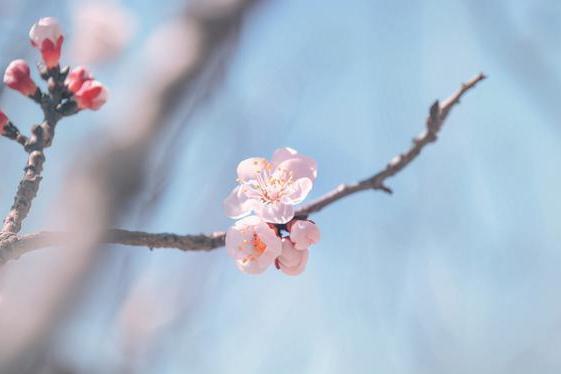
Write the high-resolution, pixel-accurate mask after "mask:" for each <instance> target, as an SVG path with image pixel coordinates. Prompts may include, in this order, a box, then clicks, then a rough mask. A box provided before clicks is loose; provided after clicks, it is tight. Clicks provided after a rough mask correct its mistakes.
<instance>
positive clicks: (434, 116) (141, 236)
mask: <svg viewBox="0 0 561 374" xmlns="http://www.w3.org/2000/svg"><path fill="white" fill-rule="evenodd" d="M485 78H486V77H485V75H484V74H483V73H481V74H479V75H477V76H475V77H474V78H472V79H471V80H469V81H468V82H467V83H464V84H462V86H461V88H460V89H459V90H458V91H456V92H455V93H454V94H453V95H452V96H450V97H449V98H448V99H446V100H444V101H443V102H442V103H439V102H438V101H436V102H435V103H434V104H433V105H432V106H431V107H430V110H429V116H428V118H427V121H426V129H425V130H424V131H423V132H422V133H421V134H420V135H419V136H417V137H416V138H415V139H413V145H412V146H411V148H410V149H409V150H407V151H406V152H405V153H402V154H400V155H398V156H396V157H394V158H393V159H392V160H391V161H390V162H389V163H388V165H387V166H386V167H385V168H384V169H383V170H381V171H380V172H378V173H376V174H375V175H373V176H371V177H370V178H367V179H364V180H363V181H360V182H358V183H355V184H342V185H340V186H338V187H337V188H335V189H334V190H333V191H331V192H329V193H327V194H325V195H324V196H322V197H321V198H319V199H318V200H316V201H314V202H312V203H311V204H309V205H306V206H304V207H302V208H300V209H299V210H298V211H297V212H296V217H298V218H304V217H308V216H309V215H310V214H313V213H317V212H319V211H320V210H322V209H323V208H325V207H326V206H328V205H331V204H333V203H334V202H336V201H338V200H341V199H343V198H344V197H347V196H349V195H352V194H354V193H357V192H360V191H366V190H381V191H384V192H386V193H391V192H392V191H391V190H390V189H389V188H388V187H387V186H386V185H385V182H386V180H387V179H388V178H390V177H392V176H394V175H396V174H397V173H399V172H400V171H401V170H403V169H404V168H405V167H406V166H407V165H409V164H410V163H411V162H412V161H413V160H414V159H415V158H416V157H417V156H418V155H419V154H420V153H421V150H422V149H423V148H424V147H425V146H427V145H428V144H430V143H432V142H435V141H436V139H437V136H438V133H439V131H440V130H441V128H442V126H443V125H444V122H445V120H446V118H447V117H448V114H449V113H450V110H451V109H452V107H454V105H456V104H458V103H459V102H460V99H461V98H462V96H463V95H464V94H465V93H466V92H467V91H469V90H470V89H472V88H473V87H475V86H476V85H477V83H479V82H480V81H482V80H484V79H485ZM68 237H69V234H66V233H57V232H39V233H36V234H30V235H26V236H22V237H20V238H13V239H12V240H9V241H4V242H1V241H0V261H2V260H3V261H6V260H8V259H10V258H17V257H19V256H20V255H22V254H24V253H26V252H29V251H32V250H35V249H39V248H44V247H49V246H56V245H61V244H64V243H65V242H66V241H67V240H66V239H67V238H68ZM102 241H103V242H104V243H107V244H122V245H129V246H141V247H148V248H151V249H153V248H174V249H180V250H183V251H208V250H212V249H216V248H220V247H223V246H224V241H225V234H224V233H223V232H216V233H213V234H211V235H203V234H201V235H177V234H170V233H159V234H153V233H147V232H141V231H127V230H109V231H107V233H106V235H105V237H104V238H103V240H102ZM7 254H9V256H8V255H7Z"/></svg>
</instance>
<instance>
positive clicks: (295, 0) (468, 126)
mask: <svg viewBox="0 0 561 374" xmlns="http://www.w3.org/2000/svg"><path fill="white" fill-rule="evenodd" d="M177 3H179V2H178V1H173V2H171V3H170V5H164V2H150V1H132V0H130V1H126V2H125V4H127V5H128V6H130V8H131V10H132V11H134V12H135V13H136V15H137V17H138V18H139V20H140V22H141V27H140V28H139V30H140V31H139V34H138V35H137V36H136V39H135V41H134V43H133V46H134V45H139V44H140V43H141V42H142V40H143V38H145V37H146V35H148V34H149V32H150V31H151V30H152V29H153V27H154V26H155V25H157V24H158V23H159V22H161V21H163V20H165V19H167V18H168V17H169V16H170V14H173V11H174V9H175V7H176V6H177ZM489 3H490V4H488V3H487V2H484V1H482V0H481V1H476V0H474V1H447V2H441V1H434V0H429V1H413V0H411V1H404V0H403V1H393V2H387V1H381V0H380V1H366V0H362V1H359V0H355V1H346V2H342V1H318V0H315V1H314V0H305V1H302V0H285V1H277V2H272V1H271V2H266V3H265V4H264V5H263V6H260V7H259V8H258V9H257V10H256V11H255V12H253V13H252V14H251V16H250V17H249V18H248V19H247V21H246V24H245V26H244V29H243V32H242V36H241V39H240V45H239V48H238V50H237V52H236V54H235V55H234V57H233V60H232V62H231V65H230V66H229V67H228V69H227V74H226V77H225V80H224V82H223V83H222V84H221V85H220V87H219V89H218V90H217V91H216V92H215V93H214V94H213V95H212V97H211V98H210V99H209V100H208V101H207V102H205V104H204V105H202V106H201V107H200V108H199V109H198V110H197V111H196V112H195V113H194V116H193V117H192V118H191V119H190V120H189V123H188V126H189V127H188V129H187V130H186V131H184V132H183V133H182V137H183V138H182V139H181V144H182V145H183V144H184V147H182V150H181V152H178V154H177V157H176V160H175V169H176V170H177V172H176V173H174V175H173V177H172V178H171V180H170V182H169V186H168V187H169V188H168V190H167V192H166V194H165V196H164V198H163V200H162V203H161V204H160V206H159V207H158V208H157V209H154V210H153V211H150V212H149V214H148V216H149V218H148V219H144V220H142V221H143V225H142V226H141V227H138V226H136V223H137V222H139V221H138V218H136V217H134V214H133V213H131V219H130V221H127V222H123V226H125V227H129V228H141V229H146V230H151V231H172V232H178V233H197V232H208V231H213V230H222V229H224V228H226V227H227V226H228V225H229V224H231V221H230V220H228V219H227V218H226V217H224V215H223V212H222V199H223V198H224V197H225V196H226V195H227V193H228V192H229V190H230V189H231V188H232V187H233V186H234V179H235V174H234V170H235V166H236V165H237V163H238V162H239V161H240V160H242V159H243V158H246V157H250V156H269V155H270V154H271V153H272V152H273V150H274V149H276V148H278V147H282V146H290V147H293V148H296V149H297V150H299V151H300V152H301V153H304V154H306V155H309V156H312V157H314V158H315V159H316V160H317V161H318V164H319V178H318V181H317V183H316V184H315V186H314V190H313V193H312V196H311V198H315V197H318V196H320V195H321V194H323V193H325V192H327V191H329V190H330V189H332V188H333V187H334V186H336V185H337V184H339V183H341V182H352V181H355V180H358V179H361V178H364V177H367V176H369V175H372V174H373V173H374V172H375V171H377V170H379V169H380V168H382V167H383V166H384V165H385V164H386V163H387V162H388V161H389V160H390V159H391V158H392V157H393V156H394V155H396V154H397V153H399V152H401V151H403V150H405V149H406V148H407V147H408V146H409V144H410V140H411V138H412V137H414V136H415V135H417V134H418V133H419V132H421V131H422V129H423V126H424V119H425V117H426V114H427V110H428V107H429V106H430V104H431V103H432V102H433V101H434V100H435V99H437V98H440V99H444V98H446V97H448V96H449V95H450V94H451V93H452V92H453V91H454V90H456V89H457V87H458V86H459V84H460V83H461V82H462V81H465V80H467V79H469V78H471V77H472V76H473V75H474V74H476V73H478V72H479V71H484V72H485V73H487V74H488V75H489V79H488V80H487V81H485V82H483V83H482V84H481V86H479V87H477V89H475V90H473V91H472V92H470V93H468V94H467V95H466V97H465V98H464V99H463V100H462V103H461V105H460V106H458V107H456V108H455V109H454V111H453V112H452V113H451V115H450V118H449V120H448V121H447V123H446V125H445V128H444V129H443V132H442V135H441V136H440V138H439V140H438V142H437V143H436V144H435V145H432V146H430V147H428V148H427V149H426V150H425V151H423V153H422V155H421V156H420V157H419V159H418V160H416V161H415V162H414V163H413V164H412V165H411V166H410V167H408V168H407V169H406V170H405V171H404V172H402V173H401V174H399V175H398V176H397V177H395V178H394V179H392V180H390V181H389V182H388V184H389V185H390V186H391V187H392V189H393V190H394V194H393V195H392V196H388V195H385V194H382V193H379V192H365V193H361V194H359V195H355V196H352V197H350V198H348V199H346V200H344V201H341V202H339V203H337V204H335V205H333V206H330V207H329V208H328V209H326V210H325V211H322V212H321V213H320V214H317V215H315V216H314V220H315V221H316V222H317V223H318V225H319V226H320V227H321V229H322V241H321V242H320V243H319V244H318V245H317V246H315V247H314V248H312V251H311V256H310V261H309V264H308V268H307V270H306V272H305V273H304V274H303V275H301V276H299V277H295V278H291V277H286V276H283V274H281V273H279V272H276V271H274V269H271V270H270V271H269V272H268V273H266V274H265V275H262V276H258V277H253V276H247V275H245V274H241V273H239V272H238V271H237V270H236V268H235V266H234V264H233V263H232V261H231V259H229V258H228V256H227V255H226V253H225V251H224V250H218V251H215V252H211V253H201V254H185V253H181V252H179V251H156V252H149V251H148V250H146V251H142V250H139V249H138V248H118V249H117V248H115V251H114V253H113V254H111V255H110V256H108V258H107V259H106V260H105V262H104V265H105V266H104V267H103V268H102V269H100V270H99V274H97V277H98V278H97V279H99V281H98V282H95V284H94V285H92V287H91V290H90V292H89V293H88V295H85V296H84V300H83V305H79V306H77V312H76V313H75V316H74V317H73V318H72V319H71V321H69V322H68V328H67V329H66V330H65V331H64V332H63V333H61V334H60V336H59V337H58V338H57V339H58V343H59V347H60V348H57V349H55V355H58V356H60V357H64V358H65V360H69V361H70V362H71V363H72V364H73V365H76V367H79V368H82V369H84V370H86V369H88V370H92V371H91V372H100V371H104V372H111V371H112V370H117V368H120V367H121V365H122V363H123V361H124V360H125V358H126V357H133V358H134V360H135V361H134V364H133V365H134V368H135V370H137V371H138V372H146V373H152V372H158V373H185V372H195V373H264V372H267V373H341V372H353V373H373V372H377V373H451V372H453V373H474V372H478V373H528V372H536V373H538V372H539V373H556V372H558V371H559V368H560V367H561V356H559V354H558V351H559V345H560V344H561V341H560V340H559V338H558V337H559V336H560V334H559V328H560V327H559V326H561V302H560V301H559V297H558V290H559V286H558V284H559V283H560V281H561V275H560V273H559V267H560V265H561V252H560V249H561V248H560V245H559V243H560V240H561V220H559V218H558V212H559V211H560V209H561V200H560V199H559V196H558V193H559V191H560V187H561V178H560V177H559V165H560V164H561V147H560V144H561V143H560V134H561V132H560V128H559V114H560V113H559V112H558V104H557V103H556V99H555V97H556V96H554V97H552V94H555V93H556V92H557V91H555V89H558V88H559V86H558V85H556V82H557V81H558V80H559V76H560V75H561V59H560V57H561V53H560V52H561V49H560V47H559V45H558V43H557V41H558V37H556V36H558V35H559V32H560V31H561V30H560V29H559V26H558V25H559V19H560V16H561V7H560V6H559V5H558V4H557V2H555V1H553V0H551V1H545V0H540V1H533V2H530V1H528V2H525V1H506V0H505V1H494V2H489ZM51 11H54V12H59V13H60V14H59V13H56V14H55V15H57V16H58V17H60V18H61V19H62V20H67V19H68V14H67V13H66V10H65V8H64V7H60V8H58V9H56V10H55V9H51ZM2 27H6V28H7V27H13V25H8V24H7V22H6V24H3V25H2ZM20 29H21V30H20V31H18V32H20V33H24V35H25V32H26V31H27V27H21V28H20ZM135 43H136V44H135ZM530 52H531V53H530ZM138 56H139V52H138V51H137V50H135V48H134V47H131V48H130V50H127V55H126V56H124V58H123V60H122V61H120V62H117V63H115V64H114V65H109V64H108V65H107V66H100V67H99V72H100V75H101V78H102V79H104V81H105V82H106V83H107V85H108V86H109V87H110V88H111V89H112V91H113V92H114V93H115V96H116V97H120V96H121V95H126V92H127V87H126V83H127V82H130V81H131V79H134V67H133V68H131V66H132V65H131V64H132V61H134V60H135V59H136V58H138ZM535 67H540V68H539V69H536V68H535ZM546 68H547V69H546ZM0 104H1V105H2V107H4V108H9V109H10V111H11V112H12V113H16V116H17V118H18V120H19V121H21V122H22V123H26V121H30V116H31V115H32V114H30V113H29V112H28V106H29V105H30V104H29V103H27V102H25V101H24V100H23V99H21V98H17V97H16V95H15V94H13V93H5V94H4V95H3V96H2V100H1V102H0ZM24 108H25V109H24ZM118 110H119V108H118V106H117V105H111V103H110V104H109V105H108V106H107V108H106V111H105V112H102V113H100V114H97V113H96V114H95V115H94V114H87V115H85V116H80V118H73V119H71V120H69V121H68V123H65V124H64V126H63V127H62V126H61V129H60V130H59V131H58V133H57V144H56V147H54V148H53V149H52V150H49V153H48V164H47V170H46V178H45V180H44V182H43V185H42V190H41V194H40V197H39V198H38V200H37V204H36V206H35V208H34V211H33V213H32V216H31V218H30V219H29V222H27V223H26V226H25V229H26V230H28V231H32V230H33V229H38V228H41V227H44V226H45V224H47V225H48V222H47V223H45V220H46V218H47V217H48V209H49V202H50V201H51V199H52V198H53V197H54V196H56V193H57V188H59V187H60V182H57V181H58V180H59V177H60V176H62V175H63V174H64V172H65V169H66V167H67V166H68V165H69V164H71V162H72V154H73V152H76V150H77V148H78V147H79V146H78V145H76V144H83V143H82V142H83V140H81V139H84V138H85V137H87V136H88V135H91V134H96V136H103V131H101V129H104V128H106V126H118V123H112V122H111V118H113V116H115V115H116V113H117V112H118ZM178 117H181V116H180V115H178ZM178 123H179V124H182V123H181V120H179V121H178ZM185 125H187V123H185ZM99 134H101V135H99ZM15 151H16V147H15V146H13V145H11V144H9V143H8V142H6V141H4V142H2V143H1V144H0V157H1V158H4V159H5V158H6V157H10V158H11V157H13V156H11V155H12V154H14V152H15ZM23 157H24V156H23V155H20V154H19V153H18V156H17V157H15V158H14V162H13V163H12V162H10V164H9V165H7V166H6V172H5V173H4V177H3V178H2V180H3V183H2V184H1V185H0V203H1V204H2V205H1V206H5V207H7V206H8V205H9V202H10V200H11V193H12V190H11V189H12V188H13V187H12V186H13V185H14V183H10V182H9V181H12V180H13V181H15V180H17V177H18V175H19V172H20V167H19V164H23V162H24V161H23ZM19 158H22V160H19ZM19 161H21V162H19ZM152 162H153V168H154V169H157V168H158V166H159V165H158V158H157V157H156V158H155V159H154V160H153V161H152ZM153 175H156V174H155V173H154V174H153ZM157 182H158V181H154V180H152V181H151V183H154V184H157ZM147 196H149V194H147V195H146V197H147ZM146 197H145V198H146ZM141 200H142V199H141ZM47 221H48V219H47ZM55 250H56V249H52V251H55ZM48 251H51V250H48ZM48 251H44V252H45V253H47V254H44V253H36V254H29V255H28V256H29V257H31V259H29V260H27V259H26V258H22V259H21V260H20V261H22V262H25V261H33V258H32V257H33V256H48ZM11 266H16V265H11ZM20 266H25V265H20ZM138 289H141V290H143V291H142V292H144V293H145V294H147V295H148V297H149V300H152V301H153V302H154V303H156V304H159V306H158V307H157V308H156V310H155V311H153V310H152V309H149V311H153V312H154V317H153V318H154V321H153V322H154V325H155V326H157V327H156V328H155V330H156V332H157V333H156V335H155V336H156V339H155V340H154V342H153V343H152V345H150V346H149V347H148V348H145V349H146V351H142V352H143V354H141V355H137V356H134V355H133V356H127V354H126V352H124V350H123V336H122V331H121V330H119V315H118V312H116V311H118V310H119V308H120V307H121V302H122V299H123V292H124V293H125V294H126V293H127V292H133V291H135V290H138ZM123 290H124V291H123ZM139 292H140V291H139ZM166 306H169V307H166ZM170 310H171V311H170ZM147 313H148V317H147V318H148V320H150V316H149V312H147ZM87 372H90V371H87Z"/></svg>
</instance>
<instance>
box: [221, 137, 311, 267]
mask: <svg viewBox="0 0 561 374" xmlns="http://www.w3.org/2000/svg"><path fill="white" fill-rule="evenodd" d="M237 174H238V183H239V185H238V186H237V187H236V188H234V190H233V191H232V193H230V195H229V196H228V197H227V198H226V200H224V209H225V212H226V215H227V216H229V217H231V218H234V219H238V218H241V219H240V220H239V221H237V222H236V223H235V224H234V226H232V227H231V228H230V229H229V230H228V231H227V232H226V248H227V250H228V254H229V255H230V256H231V257H232V258H233V259H234V260H235V262H236V265H237V267H238V269H240V270H241V271H242V272H244V273H248V274H260V273H262V272H264V271H265V270H267V268H268V267H269V266H270V265H273V264H274V265H275V267H276V268H277V269H279V270H280V271H282V272H283V273H285V274H287V275H298V274H300V273H302V272H303V271H304V269H305V267H306V264H307V262H308V256H309V247H310V246H311V245H312V244H315V243H317V242H318V241H319V239H320V232H319V229H318V227H317V225H316V224H315V223H314V222H312V221H310V220H306V219H300V218H298V217H296V218H295V217H294V214H295V211H294V205H296V204H299V203H301V202H302V201H303V200H304V199H305V198H306V196H307V195H308V194H309V192H310V190H311V189H312V185H313V183H314V181H315V179H316V176H317V166H316V162H315V161H314V160H312V159H311V158H309V157H306V156H302V155H300V154H298V152H296V151H295V150H293V149H291V148H281V149H277V150H276V151H275V152H274V154H273V158H272V160H271V161H269V160H266V159H264V158H260V157H253V158H249V159H246V160H243V161H242V162H240V164H239V165H238V168H237ZM251 213H253V215H249V214H251ZM248 215H249V216H248ZM242 217H244V218H242Z"/></svg>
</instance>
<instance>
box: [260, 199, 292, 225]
mask: <svg viewBox="0 0 561 374" xmlns="http://www.w3.org/2000/svg"><path fill="white" fill-rule="evenodd" d="M254 209H255V214H257V215H258V216H259V217H261V218H263V220H264V221H265V222H270V223H287V222H288V221H290V220H291V219H292V218H294V207H293V206H292V205H287V204H282V203H277V204H261V205H258V206H256V207H255V208H254Z"/></svg>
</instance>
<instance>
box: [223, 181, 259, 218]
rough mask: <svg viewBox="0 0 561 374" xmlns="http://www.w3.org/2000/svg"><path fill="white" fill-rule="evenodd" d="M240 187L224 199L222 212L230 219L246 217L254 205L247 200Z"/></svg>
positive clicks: (251, 201)
mask: <svg viewBox="0 0 561 374" xmlns="http://www.w3.org/2000/svg"><path fill="white" fill-rule="evenodd" d="M242 188H243V187H241V186H238V187H236V188H234V190H233V191H232V192H231V193H230V195H228V197H226V199H224V204H223V205H224V212H225V213H226V215H227V216H228V217H230V218H234V219H237V218H241V217H243V216H246V215H248V214H249V213H250V212H251V210H252V209H253V207H254V205H255V201H254V200H252V199H248V197H247V195H246V194H244V193H242Z"/></svg>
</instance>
